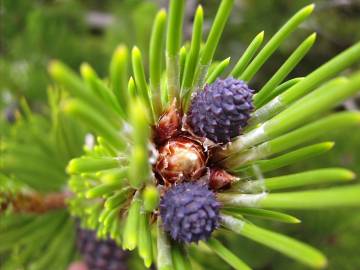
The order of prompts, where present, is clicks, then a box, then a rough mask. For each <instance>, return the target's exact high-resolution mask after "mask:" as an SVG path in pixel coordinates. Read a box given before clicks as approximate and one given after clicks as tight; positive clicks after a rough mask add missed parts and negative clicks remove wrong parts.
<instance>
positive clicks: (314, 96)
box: [49, 0, 360, 269]
mask: <svg viewBox="0 0 360 270" xmlns="http://www.w3.org/2000/svg"><path fill="white" fill-rule="evenodd" d="M232 5H233V1H232V0H223V1H222V2H221V4H220V7H219V10H218V12H217V15H216V17H215V19H214V22H213V25H212V27H211V30H210V32H209V34H208V36H207V38H206V41H205V45H204V47H203V48H202V49H201V50H200V44H201V42H202V36H203V34H202V24H203V16H204V15H203V10H202V8H201V7H200V6H199V7H198V9H197V10H196V13H195V21H194V26H193V35H192V40H191V42H190V47H188V46H185V45H184V46H182V44H181V41H182V34H181V29H182V20H183V9H184V1H171V2H170V8H169V12H168V15H167V24H166V25H165V20H166V13H165V11H160V12H159V13H158V14H157V16H156V18H155V21H154V27H153V31H152V38H151V44H150V67H149V71H150V72H149V73H150V78H149V79H147V78H146V76H145V74H146V72H145V67H144V65H143V61H142V57H141V52H140V50H139V49H138V48H136V47H134V48H133V50H132V53H131V62H132V71H133V72H132V77H130V79H129V80H128V85H127V87H126V86H125V85H124V82H126V80H127V79H125V74H124V73H126V71H125V70H126V68H125V66H126V64H125V62H126V58H127V56H126V55H127V54H126V53H125V52H126V51H127V49H126V48H125V47H124V46H122V47H120V48H121V50H120V51H117V52H116V53H115V54H114V56H113V59H112V61H111V65H110V77H111V83H110V85H108V84H106V83H105V82H102V81H101V79H99V78H98V77H97V75H96V74H95V72H90V70H91V69H90V68H89V67H86V68H85V70H84V71H83V72H82V73H83V80H81V79H80V78H79V77H78V76H76V75H75V74H74V73H73V72H72V71H70V70H69V69H68V68H67V67H65V66H64V65H63V64H61V63H59V62H53V63H52V64H51V65H50V68H49V71H50V74H51V76H52V77H53V79H54V80H55V81H56V82H57V83H59V84H60V85H61V87H63V88H64V89H65V90H67V91H68V92H69V94H70V96H71V97H70V98H69V99H68V100H66V101H65V102H64V105H63V110H64V111H65V112H67V113H68V114H70V115H72V116H75V117H78V118H79V119H80V120H82V121H83V122H84V123H85V124H86V125H87V126H88V127H90V128H91V129H92V131H93V133H94V134H95V135H96V136H97V140H96V141H97V143H96V144H95V145H94V146H93V147H91V148H88V149H86V153H85V155H84V156H83V157H78V158H76V159H73V160H72V161H71V162H70V163H69V165H68V170H67V171H68V173H69V174H71V178H70V181H69V186H70V189H71V190H72V192H73V193H74V197H73V198H72V199H71V200H70V202H69V203H70V208H71V211H72V214H73V215H75V216H78V217H79V218H80V219H81V220H82V222H83V224H84V225H86V226H87V227H89V228H91V229H94V230H97V232H98V234H99V235H100V236H107V235H109V236H111V237H112V238H113V239H114V240H116V241H117V243H119V244H120V243H121V244H122V246H123V247H124V248H126V249H130V250H134V249H135V248H138V252H139V255H140V257H141V258H143V260H144V262H145V265H146V266H147V267H150V265H151V264H153V263H155V264H156V265H157V267H158V269H183V268H184V267H185V269H191V265H190V264H189V260H188V259H187V258H188V257H187V256H188V255H187V252H189V251H190V252H191V250H190V249H189V248H188V245H187V244H185V243H182V242H176V243H175V242H174V240H173V239H170V236H169V235H168V234H167V233H166V232H165V231H171V235H177V233H178V231H177V230H181V229H183V227H185V229H184V230H185V231H186V230H187V229H188V227H191V224H195V225H194V227H195V228H196V229H197V228H201V226H200V225H199V226H197V225H196V221H193V220H192V219H189V220H187V222H188V223H186V222H185V223H184V224H185V225H184V226H183V225H181V226H180V225H179V226H178V227H177V226H174V228H165V227H166V223H167V222H168V221H169V220H174V219H171V217H172V216H171V213H170V214H169V215H170V216H169V218H168V217H167V215H166V214H167V213H165V214H164V213H159V211H160V212H161V209H160V210H159V208H158V205H159V203H160V205H161V201H162V200H163V198H164V194H166V193H167V192H170V191H169V190H172V187H173V186H176V185H182V184H183V183H181V182H182V181H188V180H191V181H199V182H201V181H202V180H200V179H203V178H200V179H199V178H196V177H195V176H194V174H189V175H190V177H194V179H181V181H180V180H179V182H176V181H177V180H175V184H174V183H173V182H172V181H173V179H176V177H179V178H181V177H183V176H184V172H186V173H188V171H186V170H188V169H189V168H199V167H201V166H202V165H203V163H205V167H206V169H207V171H208V172H209V174H208V175H204V174H203V175H202V176H204V177H208V179H207V182H206V181H205V183H207V184H208V185H209V186H208V187H209V188H211V189H212V191H211V192H214V194H215V195H216V198H217V200H218V201H219V202H221V203H222V207H221V208H220V216H219V221H220V224H221V227H220V228H222V229H226V230H229V231H232V232H233V233H236V234H240V235H242V236H244V237H247V238H249V239H251V240H253V241H255V242H258V243H260V244H263V245H265V246H268V247H270V248H272V249H274V250H277V251H279V252H281V253H283V254H284V255H286V256H289V257H291V258H293V259H295V260H297V261H299V262H301V263H303V264H306V265H308V266H310V267H313V268H322V267H325V266H326V263H327V262H326V259H325V257H324V255H322V254H321V252H319V251H318V250H316V249H314V248H312V247H310V246H308V245H307V244H304V243H301V242H299V241H297V240H294V239H291V238H289V237H287V236H284V235H281V234H279V233H276V232H272V231H270V230H267V229H264V228H260V227H258V226H257V225H255V224H253V223H252V222H250V221H249V220H250V219H252V218H254V219H255V220H256V219H259V218H261V219H268V220H273V221H278V222H285V223H290V224H291V223H299V220H298V219H297V218H296V217H293V216H290V215H288V214H285V213H282V212H278V211H277V209H302V208H303V209H316V208H327V207H331V208H332V207H347V206H351V207H355V206H360V200H359V199H358V198H360V196H359V193H360V192H359V187H358V185H354V186H352V185H348V186H344V187H343V186H339V187H335V188H332V189H327V188H323V189H316V190H307V189H310V188H312V187H313V186H317V185H319V184H321V185H329V184H335V183H339V184H341V183H344V182H348V181H349V180H353V179H354V177H355V176H354V174H353V173H352V172H350V171H348V170H345V169H342V168H328V169H319V170H312V171H307V172H298V173H292V174H288V175H283V176H272V177H270V176H268V175H267V172H270V171H274V170H276V169H279V168H282V167H285V166H288V165H290V164H293V163H296V162H300V161H302V160H304V159H306V158H310V157H314V156H317V155H320V154H322V153H325V152H326V151H329V150H330V149H331V148H332V147H333V145H334V144H333V142H322V143H315V142H314V140H315V139H318V138H319V137H320V136H322V137H323V135H328V134H329V133H330V132H331V131H332V130H334V129H345V128H349V127H352V128H354V127H359V124H360V117H359V113H357V112H340V113H332V112H331V110H332V109H333V108H334V107H335V106H337V105H338V104H340V103H341V102H343V101H344V100H346V99H347V98H349V97H351V96H353V95H354V94H356V93H357V92H358V91H359V85H360V75H359V73H358V72H355V73H352V74H350V75H349V76H347V77H336V75H337V74H338V73H340V72H342V71H344V70H345V69H347V68H349V67H350V66H351V65H352V64H354V63H355V62H356V61H358V60H359V58H360V45H359V44H355V45H353V46H352V47H350V48H349V49H347V50H345V51H344V52H342V53H341V54H339V55H338V56H336V57H335V58H333V59H332V60H330V61H329V62H327V63H325V64H324V65H322V66H321V67H319V68H318V69H316V70H315V71H313V72H312V73H310V74H309V75H307V76H305V77H302V78H289V79H288V80H287V81H285V80H286V78H287V77H288V76H289V74H291V72H292V70H293V69H294V68H295V67H296V66H297V65H298V64H299V63H300V61H301V60H302V59H303V58H304V57H305V56H306V54H307V52H308V51H309V50H310V48H311V47H312V45H313V44H314V42H315V37H316V34H315V33H313V34H311V35H310V36H308V37H307V38H306V39H305V40H304V41H303V42H302V43H301V44H300V45H299V46H298V47H297V48H296V49H295V50H294V52H293V53H292V54H291V55H290V56H289V58H288V59H287V60H286V61H285V62H284V63H283V64H282V65H281V67H280V68H279V69H278V70H277V71H276V72H275V74H274V75H273V76H272V77H271V78H270V79H269V80H268V81H266V82H264V83H263V84H262V87H261V88H260V89H258V90H257V91H255V93H254V94H255V95H254V97H253V105H254V107H255V109H254V111H253V112H252V113H251V117H250V120H249V123H248V125H247V126H246V127H245V128H244V130H243V132H242V134H239V136H236V137H234V138H231V139H232V141H231V143H228V144H225V145H220V146H219V145H216V144H214V143H211V142H210V143H209V144H207V140H205V139H206V138H203V137H202V138H199V136H197V137H196V136H194V134H193V133H192V132H191V130H190V129H191V127H188V126H187V125H186V124H187V123H188V122H186V121H187V115H183V114H182V113H183V112H184V113H189V115H190V114H191V106H189V105H191V103H192V101H193V100H192V98H193V96H194V95H196V94H197V93H199V92H200V91H202V90H203V88H204V87H203V86H204V84H205V82H207V83H212V82H214V81H215V80H216V79H217V78H218V77H219V76H224V77H227V76H228V75H227V74H226V73H225V69H226V67H227V66H228V65H230V59H229V58H227V59H225V60H223V61H221V62H220V63H218V64H217V65H213V67H212V68H211V69H210V65H211V64H212V63H213V62H214V61H213V58H214V55H215V51H216V47H217V45H218V43H219V41H220V38H221V34H222V31H223V29H224V26H225V24H226V21H227V18H228V17H229V16H230V11H231V8H232ZM313 9H314V5H309V6H307V7H305V8H303V9H301V10H300V11H299V12H297V13H296V14H295V15H294V16H293V17H291V18H290V19H289V21H288V22H286V23H285V24H284V26H283V27H281V28H280V30H279V31H278V32H277V33H276V34H275V35H274V36H273V37H272V38H270V39H269V41H268V42H267V43H266V44H265V45H264V47H263V48H262V49H260V47H261V45H262V43H263V39H264V33H263V32H260V33H259V34H258V35H257V36H256V37H255V38H254V40H253V41H251V42H250V45H249V46H248V48H247V49H246V50H245V51H244V53H243V55H242V56H241V57H240V59H239V60H238V61H237V63H235V66H234V68H233V69H232V71H231V72H230V75H232V76H234V77H236V78H240V79H242V80H244V81H245V82H246V83H250V84H251V80H252V78H253V77H254V76H255V75H256V73H257V72H258V71H259V70H260V69H261V67H262V66H263V65H265V64H266V61H267V59H268V58H269V57H270V56H271V55H272V54H273V53H274V52H275V51H276V50H277V49H278V48H279V47H280V46H281V44H282V43H283V42H284V41H285V40H286V39H287V38H288V37H289V36H290V35H291V33H293V32H294V31H296V29H297V28H298V26H299V25H300V24H301V23H302V22H303V21H304V20H305V19H306V18H307V17H308V16H309V15H310V14H311V13H312V11H313ZM165 29H166V36H165ZM165 41H166V44H164V42H165ZM164 47H165V52H163V51H162V48H164ZM118 50H119V49H118ZM258 51H259V52H258ZM164 56H165V59H166V66H165V67H163V66H162V65H161V59H162V57H164ZM115 71H122V72H123V73H121V72H115ZM94 82H96V83H94ZM221 83H223V84H225V81H220V82H218V84H219V85H221ZM240 84H241V83H239V85H240ZM114 85H116V87H115V86H114ZM120 85H121V86H120ZM236 87H239V86H238V85H236ZM101 89H103V90H101ZM246 89H247V88H246ZM247 90H248V89H247ZM104 91H105V93H107V94H99V93H101V92H104ZM126 91H128V92H127V93H126V94H125V92H126ZM204 91H206V88H205V90H204ZM214 91H216V90H214ZM119 93H121V95H119ZM160 93H161V94H160ZM160 96H161V98H160ZM209 96H210V95H209ZM211 98H213V101H214V103H216V102H218V103H219V102H220V103H221V102H223V103H226V102H228V101H226V102H225V101H224V100H223V99H221V98H223V97H219V96H216V95H215V94H214V96H211ZM231 98H233V99H235V101H236V102H238V101H239V100H242V99H244V98H243V96H239V97H231ZM204 99H205V97H204ZM204 102H205V101H204ZM218 103H216V104H215V105H216V106H218V107H219V106H220V105H219V104H218ZM199 104H201V102H200V103H199ZM170 105H172V106H170ZM210 105H213V104H210ZM221 105H223V107H224V108H225V110H228V111H231V112H233V108H232V107H231V106H230V105H229V106H227V105H228V104H221ZM216 106H214V107H215V109H214V108H213V107H211V106H209V107H210V109H211V110H213V111H215V113H214V114H216V115H218V114H219V113H221V112H222V111H221V110H222V109H223V107H221V106H220V107H221V108H220V110H218V107H216ZM239 106H241V105H239ZM248 107H249V106H248ZM213 111H212V112H211V113H213ZM209 114H210V112H209ZM324 114H326V116H324ZM323 116H324V117H323ZM206 117H207V115H204V116H203V118H206ZM225 117H230V114H228V115H226V114H225ZM199 119H201V117H199ZM226 120H227V119H224V123H226ZM215 122H216V121H215ZM206 124H208V125H212V122H210V121H208V122H206ZM215 124H217V123H215ZM221 124H223V123H221ZM203 128H204V129H206V128H211V127H207V126H205V127H203ZM189 130H190V131H189ZM188 131H189V132H188ZM184 132H185V133H186V132H188V133H186V136H184V137H185V138H184V137H181V135H184ZM213 132H216V130H214V131H213ZM219 132H220V131H219ZM179 135H180V137H181V138H180V139H179ZM189 137H190V138H191V140H190V142H189ZM194 137H195V139H194ZM207 139H208V138H207ZM204 141H205V143H204ZM164 142H165V143H164ZM308 143H311V145H307V144H308ZM189 145H192V147H189ZM194 145H195V146H194ZM182 147H185V148H182ZM174 149H175V150H174ZM176 149H180V150H179V151H180V154H179V156H180V158H179V156H175V158H174V159H171V158H173V157H172V156H171V155H172V153H173V152H176V151H178V150H176ZM199 149H201V150H199ZM202 149H206V150H202ZM199 151H203V152H201V153H200V154H199ZM209 152H210V153H211V154H210V157H208V156H207V155H208V153H209ZM184 153H186V154H184ZM189 153H190V154H189ZM188 154H189V155H190V157H191V161H188V160H189V156H188ZM168 156H170V158H169V157H168ZM203 157H205V159H206V160H205V161H204V160H202V158H203ZM167 158H169V159H167ZM163 160H165V161H164V162H163V163H161V162H162V161H163ZM174 160H175V161H174ZM208 162H209V163H208ZM164 164H165V165H164ZM168 164H171V165H172V166H174V167H175V169H173V168H170V165H169V166H168ZM174 164H175V165H174ZM214 164H215V165H214ZM161 165H162V166H163V167H162V166H161ZM166 166H168V167H166ZM181 166H184V167H181ZM212 166H215V167H212ZM164 167H165V171H161V170H162V169H164ZM169 168H170V169H173V170H170V169H169ZM179 168H181V169H183V170H184V171H181V172H180V174H179V175H180V176H179V175H177V173H178V172H179V171H177V169H179ZM167 169H169V170H168V171H167ZM179 170H180V169H179ZM199 171H201V170H199ZM214 171H215V172H214ZM181 173H183V174H181ZM230 173H231V174H230ZM166 175H171V177H170V178H169V179H167V178H166ZM174 175H175V176H174ZM195 175H196V174H195ZM214 175H215V176H218V175H220V176H221V177H219V178H216V177H215V178H216V179H215V180H214ZM212 181H213V182H212ZM227 185H229V186H230V187H228V186H227ZM218 186H220V188H214V187H218ZM297 188H302V189H306V190H301V191H296V189H297ZM284 189H293V190H291V191H282V190H284ZM275 192H276V193H275ZM192 196H193V195H192V193H190V195H187V197H186V196H185V197H184V198H185V199H186V200H189V201H191V200H195V199H196V198H194V197H192ZM196 202H197V203H198V201H196ZM162 203H164V202H162ZM179 205H180V203H179ZM192 205H194V207H195V206H196V203H193V204H192ZM163 208H165V210H166V207H163ZM174 209H177V210H176V211H179V212H177V213H172V214H173V215H176V217H178V216H180V217H181V216H184V215H185V214H184V213H185V212H186V211H185V210H184V209H178V208H176V207H175V208H174ZM199 209H201V207H200V208H199ZM209 209H210V208H209ZM214 209H215V207H214ZM214 209H210V210H211V211H213V212H214V213H215V211H214ZM210 210H209V213H207V214H204V213H200V212H201V211H200V210H199V211H198V212H194V214H196V215H200V216H201V219H202V220H204V222H206V221H209V222H210V221H211V222H213V221H214V220H215V223H216V221H217V220H216V218H217V217H216V214H214V213H213V212H211V211H210ZM160 214H161V215H160ZM160 216H161V217H165V219H164V221H162V220H161V218H160ZM206 218H208V219H206ZM199 220H200V219H199ZM193 222H194V223H193ZM187 225H188V227H186V226H187ZM182 226H183V227H182ZM165 229H166V230H165ZM196 229H193V228H191V229H189V230H190V231H191V234H192V235H190V236H189V235H186V236H189V237H188V238H187V239H192V237H193V235H194V234H195V232H196ZM155 230H156V232H155ZM199 230H200V229H199ZM186 232H188V231H186ZM219 232H221V230H219ZM199 234H200V235H201V232H200V233H199ZM184 238H185V236H184ZM203 241H204V242H202V244H200V247H201V246H204V245H203V244H205V246H207V247H208V248H210V249H211V250H213V251H214V252H215V253H216V254H218V255H219V256H220V257H221V258H222V259H223V260H224V261H226V262H227V263H228V264H229V265H231V266H232V267H234V268H235V269H250V267H249V266H247V265H246V263H245V262H243V261H242V260H241V259H239V258H237V257H236V256H235V255H234V254H233V253H232V251H230V250H229V249H228V248H226V247H225V246H224V245H223V244H222V243H221V242H220V241H219V240H217V239H216V238H214V236H211V238H210V239H204V240H203ZM155 243H156V247H157V248H156V250H153V249H152V248H153V247H154V246H155ZM191 258H192V259H191V260H190V262H191V261H193V264H194V265H196V258H193V257H191Z"/></svg>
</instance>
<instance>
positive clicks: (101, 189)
mask: <svg viewBox="0 0 360 270" xmlns="http://www.w3.org/2000/svg"><path fill="white" fill-rule="evenodd" d="M119 188H121V186H119V185H118V184H100V185H97V186H95V187H93V188H91V189H89V190H88V191H87V192H86V193H85V196H86V198H87V199H94V198H101V197H103V196H104V195H107V194H108V193H111V192H112V191H114V190H118V189H119Z"/></svg>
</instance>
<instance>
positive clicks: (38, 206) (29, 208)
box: [0, 192, 69, 214]
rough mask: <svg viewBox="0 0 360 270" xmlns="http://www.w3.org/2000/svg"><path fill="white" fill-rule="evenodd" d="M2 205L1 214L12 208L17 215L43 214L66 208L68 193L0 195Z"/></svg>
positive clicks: (0, 206)
mask: <svg viewBox="0 0 360 270" xmlns="http://www.w3.org/2000/svg"><path fill="white" fill-rule="evenodd" d="M0 197H1V199H2V203H1V204H0V212H3V211H5V210H6V209H8V208H11V209H12V211H13V212H15V213H34V214H42V213H45V212H48V211H51V210H55V209H60V208H65V207H66V199H67V198H68V197H69V194H68V193H65V192H57V193H50V194H46V195H42V194H40V193H35V192H34V193H19V194H15V195H12V194H0Z"/></svg>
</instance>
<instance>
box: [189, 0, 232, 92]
mask: <svg viewBox="0 0 360 270" xmlns="http://www.w3.org/2000/svg"><path fill="white" fill-rule="evenodd" d="M233 4H234V0H222V1H221V3H220V6H219V9H218V11H217V13H216V16H215V19H214V23H213V25H212V27H211V29H210V32H209V35H208V37H207V40H206V43H205V45H204V48H203V49H202V51H201V55H200V61H199V66H198V68H197V71H196V75H195V81H194V86H195V87H199V88H202V86H203V84H204V82H205V77H206V74H207V70H208V68H209V66H210V64H211V62H212V59H213V57H214V53H215V50H216V48H217V46H218V43H219V40H220V37H221V34H222V32H223V30H224V27H225V23H226V21H227V20H228V18H229V16H230V12H231V9H232V6H233Z"/></svg>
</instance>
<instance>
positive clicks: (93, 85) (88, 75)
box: [80, 63, 125, 119]
mask: <svg viewBox="0 0 360 270" xmlns="http://www.w3.org/2000/svg"><path fill="white" fill-rule="evenodd" d="M80 73H81V76H82V77H83V79H84V81H85V82H86V83H87V84H88V86H89V88H90V89H91V90H92V91H93V92H94V93H95V94H96V95H98V96H99V97H100V98H102V99H103V100H104V102H105V103H107V104H110V105H111V107H112V108H113V109H114V110H115V111H116V112H117V113H118V114H119V115H120V116H121V117H122V118H124V119H125V112H124V111H123V108H121V107H120V106H119V104H120V103H119V102H118V101H117V100H116V97H115V96H114V95H113V93H112V92H111V90H110V89H108V88H107V86H106V85H105V84H104V82H103V81H101V80H100V78H99V77H98V75H97V74H96V72H95V71H94V70H93V69H92V67H91V66H90V65H89V64H87V63H83V64H82V65H81V67H80Z"/></svg>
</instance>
